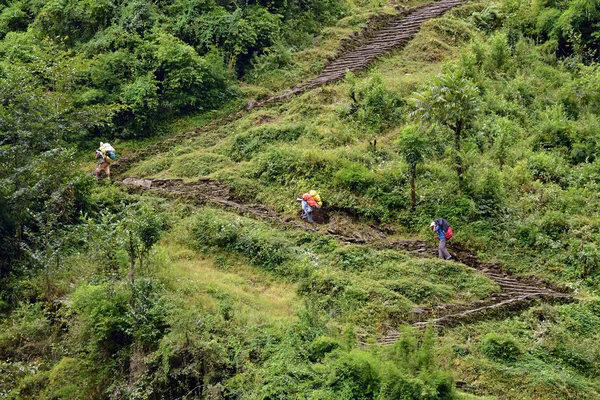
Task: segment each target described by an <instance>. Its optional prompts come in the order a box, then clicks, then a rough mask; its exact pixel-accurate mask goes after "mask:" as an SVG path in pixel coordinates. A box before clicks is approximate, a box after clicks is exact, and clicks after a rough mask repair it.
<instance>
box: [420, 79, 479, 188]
mask: <svg viewBox="0 0 600 400" xmlns="http://www.w3.org/2000/svg"><path fill="white" fill-rule="evenodd" d="M478 95H479V90H478V89H477V87H476V86H475V85H474V84H473V83H472V82H471V81H470V80H469V79H467V78H465V77H463V76H462V74H461V73H460V72H459V71H453V72H447V73H444V74H440V75H438V76H436V77H435V78H434V79H433V82H432V84H431V86H430V87H429V88H428V89H427V90H425V91H424V92H419V93H414V94H413V97H412V98H411V102H412V103H413V105H414V107H415V110H414V111H413V112H412V113H411V117H412V118H414V119H416V120H418V121H421V122H427V123H433V124H440V125H443V126H445V127H447V128H449V129H450V130H451V131H452V132H453V133H454V142H455V150H456V163H455V168H456V173H457V174H458V185H459V190H462V188H463V186H464V185H463V172H464V165H463V161H462V157H461V139H462V136H463V134H464V131H465V129H466V128H467V127H468V124H469V123H470V122H471V120H472V119H473V118H474V117H475V115H477V112H478V111H479V101H478Z"/></svg>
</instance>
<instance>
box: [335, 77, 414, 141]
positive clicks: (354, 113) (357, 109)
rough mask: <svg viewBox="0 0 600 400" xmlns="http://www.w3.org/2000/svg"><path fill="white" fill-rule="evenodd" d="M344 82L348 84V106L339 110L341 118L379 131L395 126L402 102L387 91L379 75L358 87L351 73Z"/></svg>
mask: <svg viewBox="0 0 600 400" xmlns="http://www.w3.org/2000/svg"><path fill="white" fill-rule="evenodd" d="M346 80H347V81H348V82H349V83H350V85H351V87H350V92H349V96H350V99H351V100H352V103H350V105H349V106H347V107H345V108H342V109H341V110H340V112H341V115H342V117H345V118H347V119H350V120H354V121H356V122H359V123H360V124H362V125H363V126H366V127H368V128H370V129H373V130H376V131H379V130H383V129H385V128H388V127H390V126H392V125H396V124H397V123H398V122H399V120H400V119H401V116H402V109H403V107H404V105H405V104H404V101H403V100H402V99H401V97H400V96H399V95H397V94H396V93H394V92H391V91H389V90H387V89H386V88H385V86H384V84H383V80H382V78H381V76H380V75H374V76H372V77H371V78H370V79H369V80H367V81H365V82H364V83H363V84H361V85H358V84H357V80H356V78H355V76H354V74H352V73H348V74H347V76H346Z"/></svg>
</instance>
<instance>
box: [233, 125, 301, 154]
mask: <svg viewBox="0 0 600 400" xmlns="http://www.w3.org/2000/svg"><path fill="white" fill-rule="evenodd" d="M305 132H306V127H305V126H304V125H284V126H281V127H277V126H271V125H262V126H260V127H258V128H254V129H251V130H250V131H248V132H246V133H240V134H238V135H236V136H235V137H234V139H233V143H232V144H231V150H230V152H229V155H230V157H231V159H232V160H233V161H236V162H239V161H242V160H249V159H251V158H252V156H253V155H254V154H255V153H256V152H258V151H259V150H261V149H262V148H264V147H265V146H267V145H269V144H272V143H273V142H275V141H282V142H293V141H295V140H297V139H298V138H299V137H300V136H301V135H302V134H304V133H305Z"/></svg>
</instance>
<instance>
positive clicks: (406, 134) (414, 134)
mask: <svg viewBox="0 0 600 400" xmlns="http://www.w3.org/2000/svg"><path fill="white" fill-rule="evenodd" d="M398 152H399V153H400V156H402V158H403V159H404V161H405V162H406V163H407V164H408V172H409V177H410V208H411V210H413V211H414V210H415V208H416V204H417V201H416V197H417V196H416V189H415V180H416V176H417V165H419V164H422V163H423V161H425V154H426V152H427V139H426V138H425V137H424V136H423V135H422V134H421V132H419V130H418V128H417V127H416V126H414V125H408V126H406V127H405V128H404V129H402V131H401V132H400V136H399V137H398Z"/></svg>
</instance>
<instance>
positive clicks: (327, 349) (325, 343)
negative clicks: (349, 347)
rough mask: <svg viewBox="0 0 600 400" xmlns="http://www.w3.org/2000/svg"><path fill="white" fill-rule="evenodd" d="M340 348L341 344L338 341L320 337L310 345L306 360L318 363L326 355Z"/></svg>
mask: <svg viewBox="0 0 600 400" xmlns="http://www.w3.org/2000/svg"><path fill="white" fill-rule="evenodd" d="M340 347H342V344H341V343H340V342H339V341H338V340H335V339H332V338H329V337H325V336H320V337H318V338H316V339H315V340H313V342H312V343H311V344H310V347H309V349H308V351H309V355H308V359H309V360H310V361H311V362H320V361H322V360H323V358H325V356H326V355H327V354H329V353H331V352H332V351H334V350H335V349H338V348H340Z"/></svg>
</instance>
